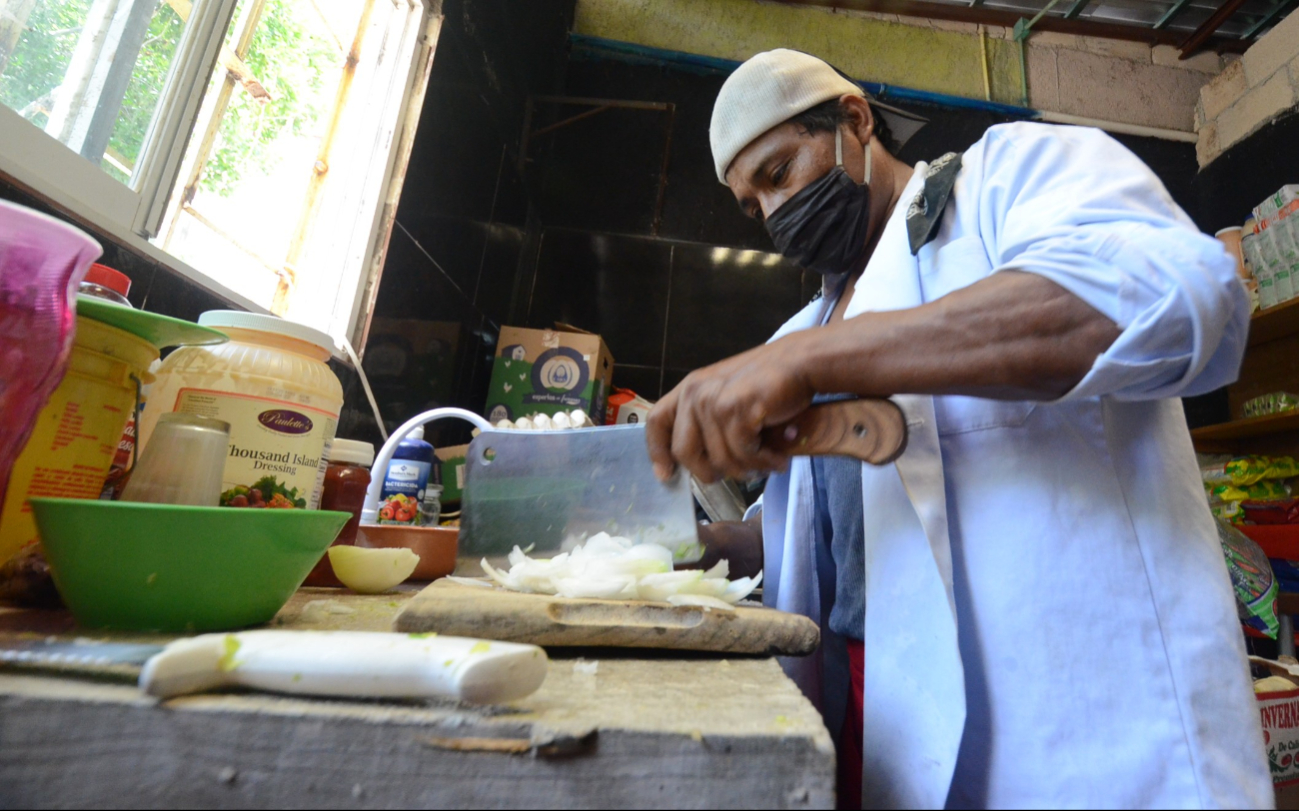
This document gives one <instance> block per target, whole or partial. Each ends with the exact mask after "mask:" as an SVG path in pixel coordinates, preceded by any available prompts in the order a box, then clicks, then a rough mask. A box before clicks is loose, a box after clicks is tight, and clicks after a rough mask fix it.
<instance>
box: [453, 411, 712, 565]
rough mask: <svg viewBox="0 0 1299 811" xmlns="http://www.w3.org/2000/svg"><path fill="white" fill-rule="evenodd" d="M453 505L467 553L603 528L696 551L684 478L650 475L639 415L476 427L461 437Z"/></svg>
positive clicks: (545, 545)
mask: <svg viewBox="0 0 1299 811" xmlns="http://www.w3.org/2000/svg"><path fill="white" fill-rule="evenodd" d="M461 508H462V510H463V512H462V513H461V516H460V549H461V554H466V555H474V556H479V555H483V556H495V555H504V554H506V553H508V552H509V551H510V550H511V549H513V548H514V547H515V546H516V545H517V546H520V547H527V546H529V545H535V547H536V549H537V551H538V552H540V553H542V554H543V556H544V553H547V552H558V551H560V550H561V549H562V548H564V547H565V545H571V544H576V543H581V542H582V541H584V540H585V539H586V538H588V537H590V536H592V535H595V534H597V533H599V532H608V533H609V534H610V535H615V536H622V537H626V538H631V539H632V540H633V541H636V542H638V543H657V544H659V545H660V546H665V547H667V548H668V549H670V550H672V552H673V556H674V558H675V559H676V561H677V562H678V563H693V562H695V561H697V560H699V559H700V558H701V557H702V556H703V549H702V547H700V545H699V536H698V532H697V530H696V521H695V502H694V497H693V496H692V495H691V493H690V482H689V479H688V477H687V476H686V475H684V474H683V473H681V472H678V473H677V475H676V476H675V477H673V479H672V481H670V482H668V483H666V484H664V483H663V482H660V481H659V480H658V479H657V478H656V477H655V475H654V468H653V466H652V465H651V464H650V460H649V454H648V452H647V451H646V444H645V426H644V425H643V424H637V425H615V426H606V427H602V428H583V429H578V430H570V431H513V430H491V431H483V432H482V433H481V434H479V435H478V436H477V437H475V438H474V440H473V442H471V443H470V445H469V452H468V454H467V456H466V460H465V488H464V496H463V497H462V499H461Z"/></svg>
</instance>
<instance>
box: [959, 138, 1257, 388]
mask: <svg viewBox="0 0 1299 811" xmlns="http://www.w3.org/2000/svg"><path fill="white" fill-rule="evenodd" d="M977 146H982V149H983V152H982V154H981V155H979V154H978V149H977ZM971 153H974V154H971ZM970 157H973V158H975V159H976V160H975V161H974V162H975V163H976V171H979V172H981V175H982V178H981V179H982V188H981V193H980V203H981V205H980V213H979V218H980V223H979V228H980V232H981V235H982V236H983V238H984V243H985V245H987V246H988V253H989V259H990V260H991V261H992V264H993V268H994V271H1000V270H1018V271H1026V272H1029V273H1036V274H1038V275H1041V276H1044V277H1045V278H1048V279H1050V280H1051V281H1053V282H1055V283H1057V284H1059V285H1060V286H1061V287H1064V288H1065V289H1066V290H1068V291H1070V292H1071V293H1073V294H1074V295H1076V296H1078V297H1079V298H1081V299H1082V300H1083V301H1085V302H1087V303H1088V304H1090V305H1091V306H1092V307H1094V308H1096V309H1097V310H1099V311H1100V312H1101V313H1104V314H1105V315H1106V316H1107V317H1109V318H1110V319H1111V320H1112V321H1113V322H1114V323H1115V324H1116V325H1117V326H1118V327H1119V328H1120V329H1121V330H1122V333H1121V334H1120V336H1119V338H1118V339H1117V340H1116V341H1115V342H1114V344H1113V345H1112V346H1110V348H1109V349H1108V350H1107V351H1106V352H1105V353H1104V354H1102V355H1101V356H1100V357H1098V358H1097V359H1096V362H1095V364H1094V365H1093V366H1092V369H1091V371H1090V372H1089V373H1088V374H1087V375H1086V377H1084V378H1083V380H1082V381H1081V382H1080V383H1079V384H1078V385H1077V386H1076V387H1075V388H1074V389H1073V390H1072V391H1070V392H1069V393H1068V394H1066V395H1065V397H1064V398H1063V399H1065V400H1072V399H1079V398H1084V397H1096V396H1102V395H1109V396H1113V397H1115V398H1118V399H1122V400H1146V399H1157V398H1164V397H1183V396H1191V395H1195V394H1203V393H1204V392H1207V391H1211V390H1213V389H1216V388H1218V387H1220V386H1224V385H1226V384H1228V383H1231V382H1232V381H1234V380H1235V379H1236V376H1237V371H1238V369H1239V366H1240V360H1241V356H1242V354H1243V353H1244V350H1245V342H1246V337H1247V334H1248V329H1249V304H1248V301H1247V298H1246V295H1245V292H1244V289H1243V288H1242V286H1241V284H1240V282H1239V280H1238V279H1237V278H1236V273H1235V261H1234V259H1232V257H1231V256H1230V255H1229V254H1228V253H1227V252H1226V250H1225V249H1224V248H1223V246H1222V244H1221V243H1220V242H1218V240H1216V239H1214V238H1212V237H1210V236H1207V235H1205V234H1203V233H1201V232H1200V231H1199V230H1198V229H1197V228H1196V227H1195V225H1194V223H1192V222H1191V220H1190V218H1189V217H1187V215H1186V214H1185V213H1184V212H1183V211H1182V210H1181V209H1180V208H1179V207H1178V206H1177V204H1176V203H1174V202H1173V200H1172V198H1171V197H1170V196H1169V194H1168V192H1167V190H1166V189H1165V188H1164V186H1163V184H1162V183H1161V182H1160V181H1159V179H1158V178H1157V177H1156V176H1155V174H1154V173H1153V172H1151V171H1150V169H1149V168H1148V167H1147V166H1146V165H1145V164H1144V163H1142V162H1141V161H1140V160H1139V159H1138V158H1137V157H1136V156H1135V155H1133V154H1132V153H1131V152H1129V151H1128V150H1127V149H1126V148H1125V147H1123V146H1122V145H1121V144H1119V143H1118V142H1117V141H1115V140H1114V139H1113V138H1111V137H1110V136H1108V135H1106V134H1105V133H1103V132H1101V131H1100V130H1095V129H1090V128H1083V127H1054V126H1047V125H1042V124H1012V125H1007V126H1003V127H994V128H993V129H991V130H989V132H988V135H987V136H985V138H984V139H983V141H982V142H981V144H980V145H976V148H972V149H971V150H970V153H967V159H968V158H970ZM980 159H981V160H980Z"/></svg>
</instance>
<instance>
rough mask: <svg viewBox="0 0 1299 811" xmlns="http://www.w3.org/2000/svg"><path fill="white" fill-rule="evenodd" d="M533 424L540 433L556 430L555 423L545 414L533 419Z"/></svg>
mask: <svg viewBox="0 0 1299 811" xmlns="http://www.w3.org/2000/svg"><path fill="white" fill-rule="evenodd" d="M532 424H533V425H535V426H537V430H538V431H553V430H555V423H554V422H552V421H551V419H550V417H547V416H546V415H545V414H538V415H537V416H535V417H533V418H532Z"/></svg>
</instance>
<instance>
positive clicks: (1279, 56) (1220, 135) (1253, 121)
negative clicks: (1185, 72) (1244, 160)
mask: <svg viewBox="0 0 1299 811" xmlns="http://www.w3.org/2000/svg"><path fill="white" fill-rule="evenodd" d="M1296 104H1299V13H1292V14H1290V16H1288V17H1286V18H1285V19H1284V20H1282V21H1281V22H1280V23H1278V24H1277V26H1276V27H1275V28H1273V29H1272V30H1271V31H1269V32H1268V33H1267V34H1266V35H1265V36H1264V37H1262V38H1261V39H1259V41H1258V42H1256V43H1254V45H1253V46H1252V47H1251V48H1250V49H1249V50H1248V51H1246V52H1245V54H1244V56H1242V57H1241V58H1240V60H1239V61H1236V62H1233V63H1232V64H1230V65H1228V66H1227V68H1226V69H1225V70H1223V71H1222V73H1220V74H1219V75H1218V76H1217V77H1216V78H1214V79H1213V81H1211V82H1209V83H1208V84H1206V85H1205V86H1204V87H1203V88H1202V89H1201V90H1200V102H1199V104H1198V105H1197V106H1196V110H1195V115H1196V132H1197V133H1198V134H1199V140H1198V142H1197V143H1196V153H1197V155H1198V157H1199V161H1200V167H1201V168H1204V167H1205V166H1208V165H1209V164H1210V163H1212V162H1213V161H1214V160H1215V159H1216V158H1217V157H1218V156H1219V155H1221V154H1222V153H1223V152H1225V151H1226V150H1227V149H1228V148H1230V147H1231V146H1232V145H1233V144H1236V143H1239V142H1240V141H1241V140H1243V139H1244V138H1246V137H1247V136H1249V135H1250V134H1251V133H1253V132H1255V131H1256V130H1258V129H1260V128H1261V127H1263V126H1265V125H1267V124H1268V123H1269V122H1271V121H1273V120H1275V119H1276V118H1278V117H1280V116H1281V115H1283V114H1285V113H1286V112H1287V111H1288V110H1291V109H1294V108H1295V106H1296Z"/></svg>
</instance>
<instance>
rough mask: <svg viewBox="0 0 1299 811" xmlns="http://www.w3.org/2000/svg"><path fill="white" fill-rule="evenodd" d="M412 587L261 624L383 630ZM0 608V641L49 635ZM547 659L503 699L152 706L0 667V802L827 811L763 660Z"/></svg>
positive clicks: (827, 800) (217, 701)
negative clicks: (534, 682) (513, 695)
mask: <svg viewBox="0 0 1299 811" xmlns="http://www.w3.org/2000/svg"><path fill="white" fill-rule="evenodd" d="M413 594H414V592H413V591H407V592H401V593H398V594H390V595H384V596H380V597H360V596H357V595H353V594H351V593H350V592H345V591H341V590H331V589H303V590H302V591H300V592H299V593H298V594H297V595H296V596H295V597H294V598H293V600H291V601H290V603H289V604H288V605H287V606H285V608H284V609H283V610H282V611H281V612H280V614H279V616H277V617H276V619H275V621H274V623H273V625H272V627H281V628H289V629H302V630H307V629H329V630H377V631H386V630H388V629H389V627H390V624H391V621H392V618H393V616H394V615H395V614H396V613H397V611H398V610H399V609H400V607H401V605H402V604H403V603H404V601H405V600H408V599H409V598H410V597H411V596H413ZM72 630H73V629H72V626H71V620H70V618H69V617H68V616H67V615H66V614H64V613H63V612H34V611H15V610H7V609H0V632H5V633H13V632H28V633H41V634H50V633H67V632H69V631H72ZM577 657H578V653H577V652H570V653H559V654H557V655H554V656H552V661H551V664H550V672H549V675H548V676H547V679H546V682H545V684H544V685H543V686H542V688H541V690H539V691H538V692H537V693H535V694H534V695H532V696H531V697H529V698H527V699H524V700H522V701H519V702H516V703H514V704H512V705H509V706H497V707H471V706H467V705H460V704H456V703H454V702H446V703H418V704H409V703H408V704H402V703H392V702H363V701H343V700H316V699H301V698H291V697H284V696H273V695H263V694H254V693H225V694H212V695H202V696H190V697H185V698H179V699H173V700H170V701H165V702H158V701H156V700H154V699H151V698H148V697H146V696H144V695H142V694H141V693H139V691H137V690H136V689H135V688H134V686H132V685H130V684H125V683H111V682H106V681H93V680H88V679H78V678H70V677H62V676H46V675H34V674H22V673H18V672H15V671H0V807H54V806H58V807H70V806H71V807H87V806H89V807H103V806H113V807H122V806H130V807H149V808H176V807H188V806H208V807H214V808H254V807H284V808H307V807H337V808H379V807H402V808H412V807H436V808H451V807H476V808H524V807H564V808H643V807H681V808H718V807H742V808H779V807H795V808H832V807H833V806H834V749H833V746H832V743H831V739H830V736H829V734H828V733H827V731H826V729H825V727H824V725H823V724H822V722H821V718H820V716H819V715H818V714H817V712H816V710H815V709H814V708H813V707H812V705H811V704H810V703H809V702H808V701H807V700H806V699H805V698H804V697H803V696H802V694H801V693H800V692H799V690H798V688H797V687H796V686H795V685H794V684H793V682H791V681H790V680H789V679H788V678H786V677H785V675H784V674H783V673H782V672H781V670H780V668H779V666H778V665H777V663H776V662H775V660H772V659H754V658H749V659H745V658H731V659H720V658H712V657H703V656H689V655H686V656H682V655H676V656H665V655H658V654H655V653H650V652H645V653H638V652H635V651H620V652H611V651H600V652H598V653H597V652H590V651H588V652H585V654H584V658H577Z"/></svg>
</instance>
